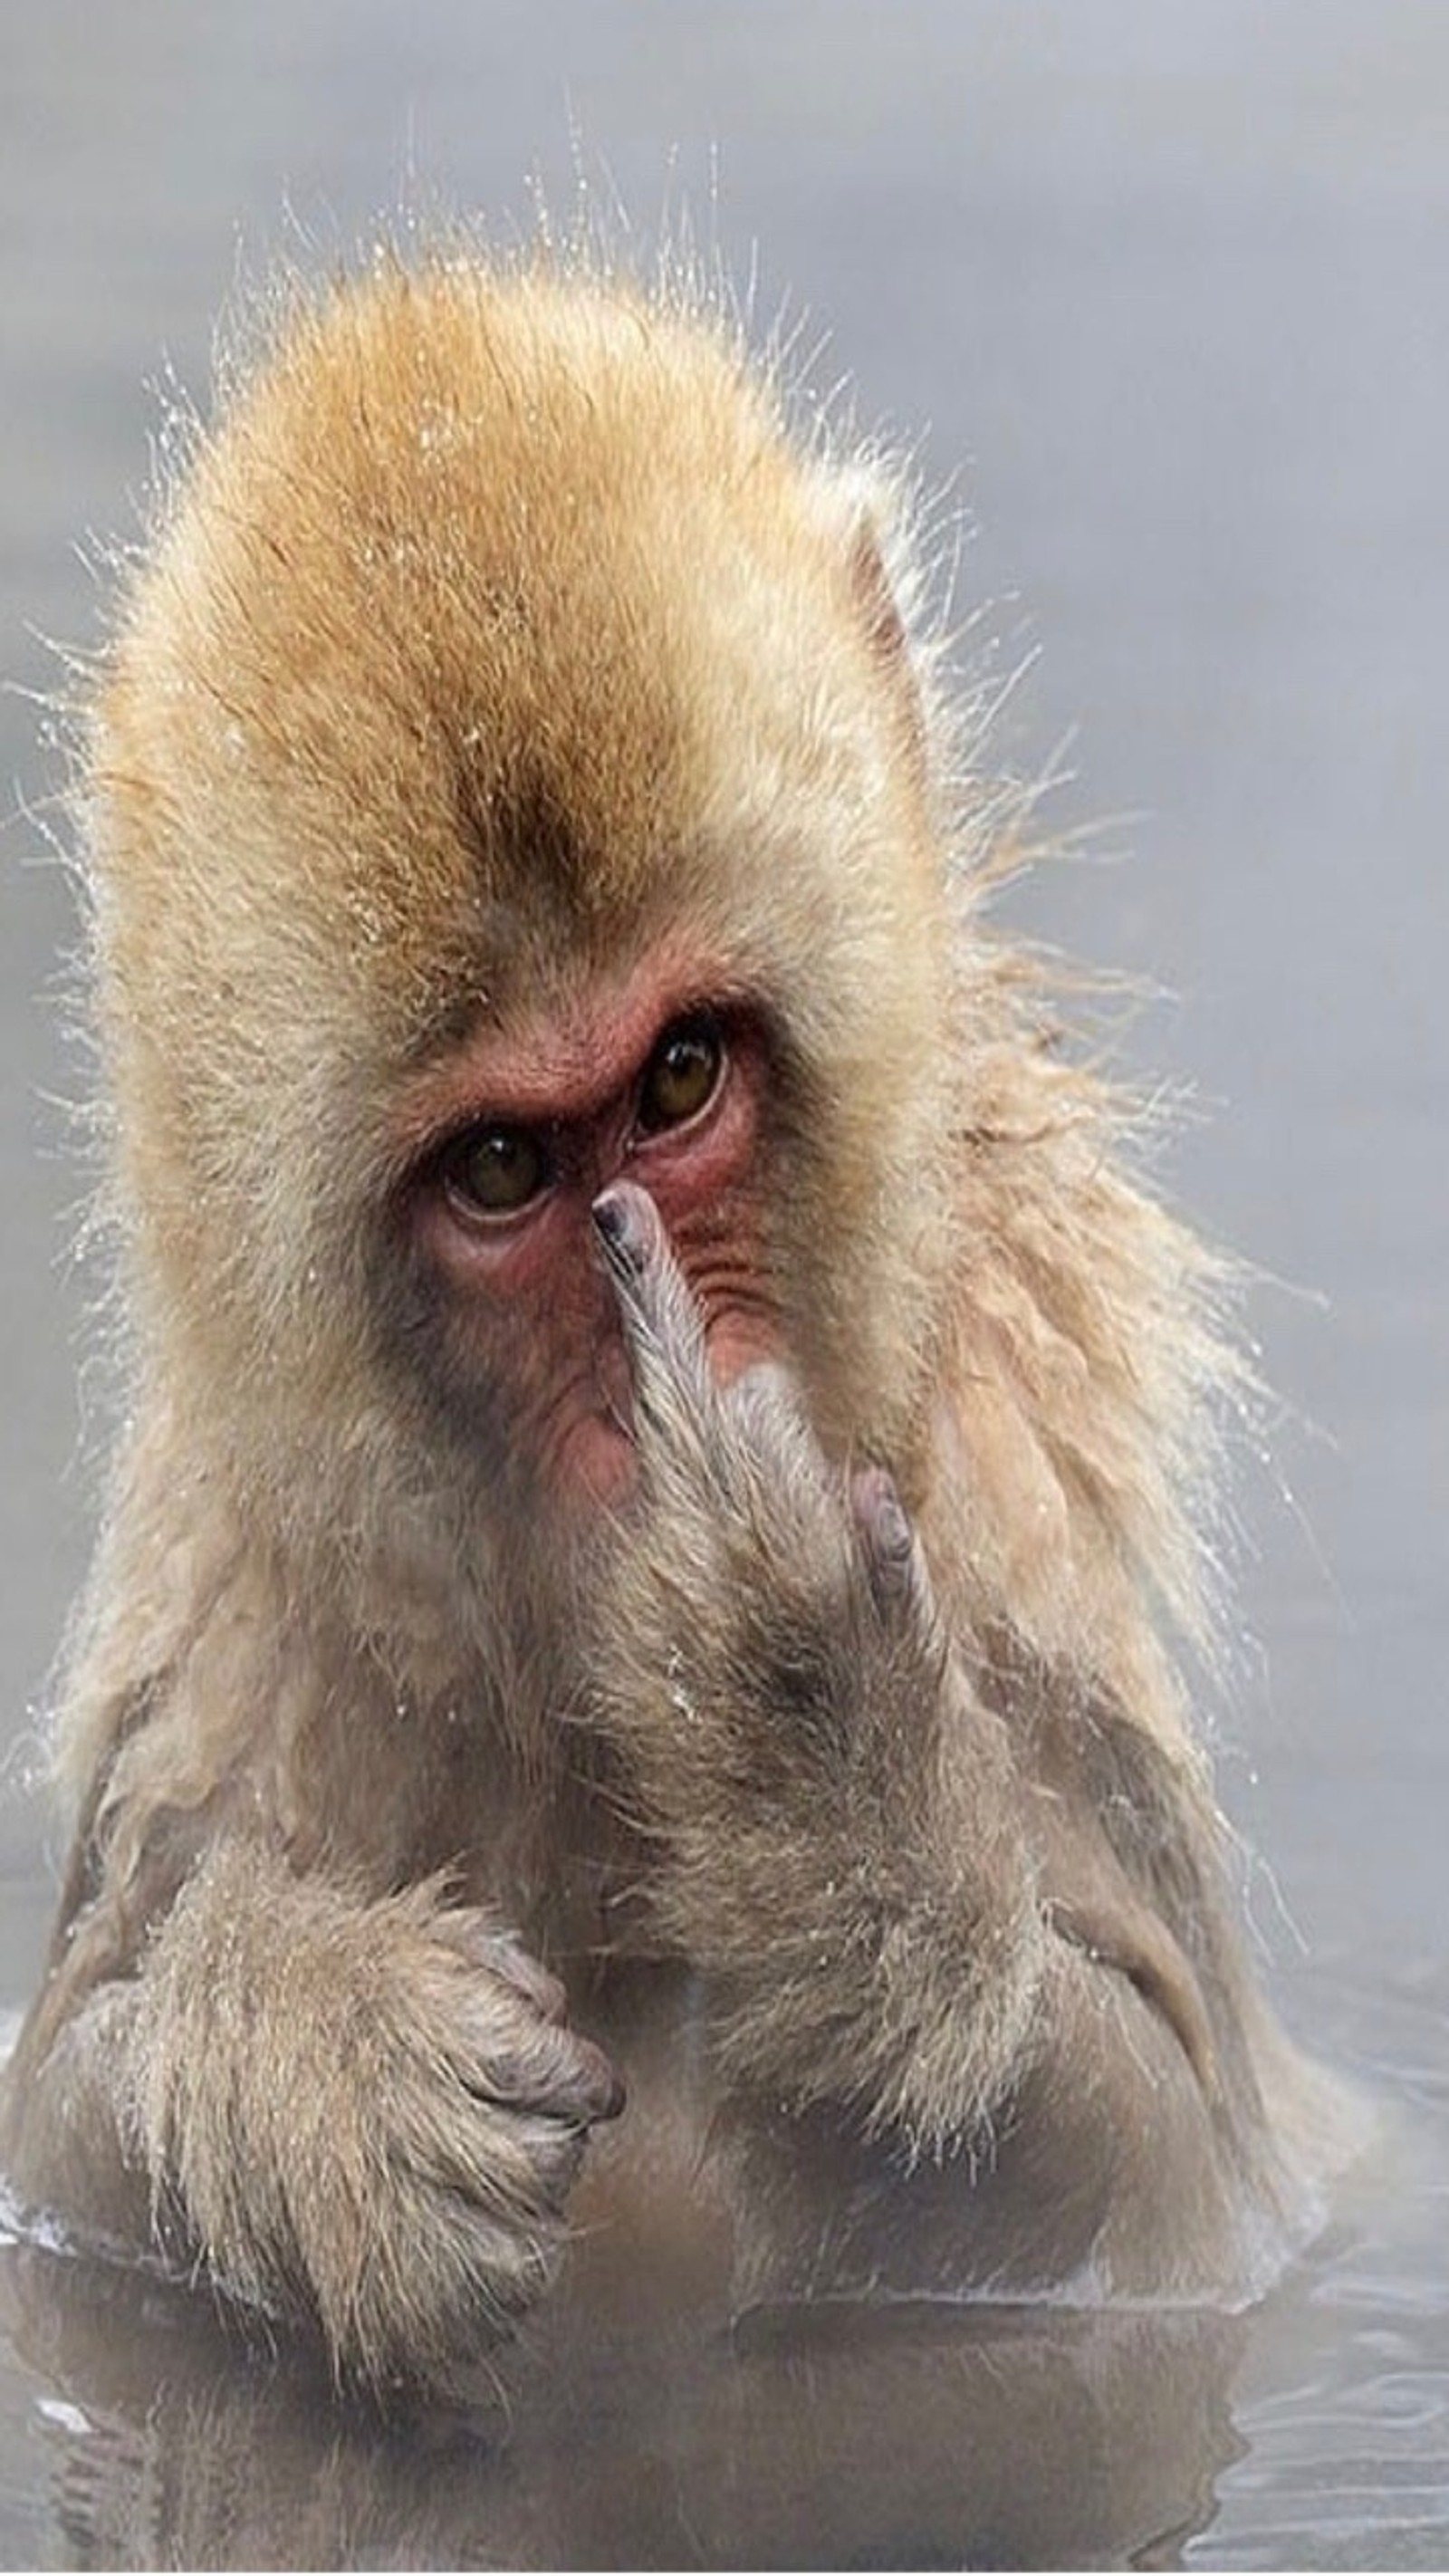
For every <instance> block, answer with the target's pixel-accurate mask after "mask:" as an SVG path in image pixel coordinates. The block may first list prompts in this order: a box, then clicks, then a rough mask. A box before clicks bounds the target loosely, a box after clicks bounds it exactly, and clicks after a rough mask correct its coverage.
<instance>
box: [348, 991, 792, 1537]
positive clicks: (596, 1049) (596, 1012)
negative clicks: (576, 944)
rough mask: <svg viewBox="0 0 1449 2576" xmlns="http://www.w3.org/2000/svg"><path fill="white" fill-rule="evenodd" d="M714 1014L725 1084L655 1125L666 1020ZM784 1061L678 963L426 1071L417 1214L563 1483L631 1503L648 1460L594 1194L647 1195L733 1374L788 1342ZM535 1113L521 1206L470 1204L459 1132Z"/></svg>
mask: <svg viewBox="0 0 1449 2576" xmlns="http://www.w3.org/2000/svg"><path fill="white" fill-rule="evenodd" d="M700 1014H707V1015H708V1016H709V1018H710V1019H711V1020H712V1022H713V1023H714V1026H715V1027H716V1029H717V1031H718V1033H719V1036H720V1039H721V1041H722V1046H723V1061H722V1064H721V1067H720V1071H719V1074H718V1077H717V1079H716V1081H715V1084H714V1088H713V1090H712V1091H711V1093H710V1095H709V1098H708V1099H707V1100H706V1101H705V1102H704V1103H703V1105H702V1107H701V1108H699V1109H698V1110H697V1111H696V1112H695V1113H694V1114H693V1115H692V1116H689V1117H687V1118H684V1119H682V1120H680V1121H679V1122H678V1123H677V1124H673V1125H667V1126H662V1127H653V1128H647V1127H645V1126H643V1125H641V1105H642V1103H641V1093H642V1087H643V1085H644V1082H645V1078H646V1075H647V1073H648V1071H649V1068H650V1065H651V1061H652V1059H653V1058H654V1056H655V1052H656V1049H657V1048H658V1046H659V1044H660V1041H661V1038H662V1037H663V1036H664V1035H665V1033H666V1032H667V1031H668V1030H669V1029H670V1028H671V1027H672V1026H673V1025H674V1024H676V1023H678V1022H679V1021H681V1020H685V1019H694V1018H697V1017H698V1016H699V1015H700ZM769 1079H770V1062H769V1056H768V1052H767V1048H766V1043H765V1037H764V1032H763V1029H762V1027H761V1025H760V1021H759V1018H758V1015H757V1014H753V1013H752V1012H751V1011H750V1010H749V1009H748V1008H747V1007H744V1006H741V1005H740V1004H739V1003H737V1002H735V1001H732V1000H730V999H728V998H725V999H716V998H714V993H713V992H712V989H711V983H710V981H709V979H708V978H707V977H706V978H703V979H702V978H701V976H700V974H699V972H698V971H697V970H696V971H695V972H694V973H693V974H691V975H688V976H686V975H684V974H682V973H681V972H680V970H679V967H678V964H677V962H676V961H670V962H669V964H668V966H666V965H665V964H664V962H663V961H661V960H657V959H656V960H655V961H653V962H652V964H646V965H645V966H643V967H641V968H640V969H639V970H638V971H637V972H636V973H635V974H634V976H633V977H632V978H631V980H630V981H629V983H628V984H627V985H626V986H625V987H623V988H622V989H613V990H607V989H606V990H601V991H598V992H595V993H591V994H587V995H585V996H583V997H581V999H580V1000H579V1001H578V1002H577V1003H576V1004H573V1005H571V1006H570V1007H569V1008H568V1010H567V1011H566V1012H560V1013H559V1014H558V1015H557V1016H554V1017H549V1018H539V1019H537V1020H535V1021H533V1022H532V1023H529V1024H527V1025H525V1026H524V1027H523V1028H521V1029H510V1030H508V1031H507V1032H503V1031H500V1030H497V1029H488V1028H485V1029H482V1030H480V1031H479V1032H478V1033H477V1034H476V1035H475V1036H473V1037H472V1038H471V1039H469V1040H468V1041H467V1042H466V1043H465V1045H464V1046H463V1047H462V1048H461V1049H460V1050H459V1052H458V1053H457V1054H456V1055H455V1056H453V1057H452V1058H450V1060H449V1061H448V1063H447V1064H446V1065H444V1066H442V1067H439V1068H435V1069H432V1070H430V1071H429V1072H428V1073H427V1074H426V1075H424V1076H423V1077H422V1078H421V1079H420V1081H419V1082H418V1083H417V1084H416V1085H415V1086H413V1088H412V1090H411V1092H410V1094H409V1097H408V1100H407V1103H406V1106H405V1110H404V1115H403V1119H402V1121H401V1123H400V1133H399V1141H400V1143H401V1144H402V1145H403V1147H404V1149H405V1150H406V1152H407V1155H408V1160H409V1163H410V1165H411V1168H412V1170H413V1172H414V1173H415V1175H416V1181H415V1185H414V1189H413V1192H412V1197H411V1217H410V1221H411V1224H412V1226H413V1228H414V1232H415V1239H416V1244H417V1248H418V1251H419V1253H420V1254H421V1257H422V1260H423V1262H424V1265H425V1267H426V1269H427V1271H428V1273H429V1275H430V1276H431V1277H432V1278H433V1279H434V1281H435V1282H436V1283H437V1285H438V1286H439V1288H440V1289H441V1291H442V1293H443V1296H444V1299H445V1301H446V1315H447V1335H448V1342H449V1349H450V1355H451V1356H452V1358H453V1360H454V1362H455V1363H457V1362H461V1363H462V1364H463V1365H464V1366H466V1367H467V1368H468V1369H469V1370H470V1371H472V1372H476V1373H477V1376H478V1378H479V1379H480V1381H482V1382H484V1383H488V1384H491V1385H493V1386H495V1387H500V1386H501V1387H502V1388H504V1389H505V1390H506V1393H507V1398H508V1405H509V1412H510V1415H511V1416H512V1417H513V1418H514V1419H515V1420H516V1422H517V1425H518V1432H519V1436H521V1438H522V1439H523V1440H524V1442H525V1443H526V1448H527V1454H528V1455H529V1456H530V1457H531V1458H532V1459H533V1460H534V1461H535V1462H536V1463H537V1465H538V1467H539V1469H540V1471H541V1473H542V1474H543V1476H544V1478H545V1480H546V1481H547V1482H548V1483H549V1484H551V1485H552V1486H554V1487H555V1488H556V1489H557V1490H559V1491H560V1492H561V1493H562V1495H564V1496H565V1497H569V1496H572V1497H575V1498H578V1499H581V1500H584V1501H586V1502H587V1503H589V1504H592V1505H597V1504H600V1503H603V1504H617V1503H619V1502H621V1501H622V1500H624V1499H625V1498H626V1497H627V1494H628V1492H629V1490H630V1488H631V1486H632V1483H633V1479H634V1473H635V1453H634V1448H633V1442H632V1438H631V1435H630V1429H629V1415H630V1398H629V1377H628V1368H627V1364H626V1361H625V1354H624V1345H623V1339H622V1334H621V1329H620V1325H619V1320H618V1310H617V1305H616V1302H615V1298H614V1293H613V1290H612V1289H611V1287H610V1286H609V1284H608V1281H607V1279H606V1277H605V1275H604V1272H603V1269H602V1267H601V1264H600V1259H599V1254H598V1250H597V1244H596V1237H595V1229H594V1225H593V1221H592V1213H591V1212H592V1209H593V1206H594V1202H595V1200H596V1199H597V1198H598V1196H599V1194H600V1192H601V1191H602V1190H605V1189H607V1188H608V1186H609V1184H610V1183H611V1182H613V1181H617V1180H621V1179H628V1180H630V1181H632V1182H634V1183H635V1184H637V1186H638V1187H639V1188H641V1189H643V1190H647V1192H648V1193H649V1196H650V1197H651V1199H652V1200H653V1202H654V1205H655V1207H656V1208H657V1209H658V1212H659V1215H660V1218H661V1220H662V1222H663V1224H664V1227H665V1230H666V1232H667V1234H668V1236H669V1239H670V1242H671V1244H672V1246H673V1250H674V1254H675V1257H676V1259H677V1260H678V1262H679V1264H680V1267H681V1269H682V1270H683V1272H684V1275H685V1277H686V1279H687V1280H688V1282H689V1284H690V1287H691V1288H692V1290H693V1292H694V1295H695V1297H696V1299H697V1300H698V1302H699V1306H700V1310H701V1312H702V1315H703V1317H704V1323H705V1331H706V1336H707V1340H708V1346H709V1352H710V1358H711V1362H712V1365H713V1367H714V1369H715V1371H716V1373H717V1374H718V1376H719V1379H720V1382H721V1384H724V1385H728V1384H729V1382H730V1381H731V1380H732V1379H733V1378H734V1377H736V1376H738V1375H739V1373H740V1371H741V1370H743V1369H745V1368H747V1367H749V1366H750V1365H751V1364H752V1363H753V1362H755V1361H757V1360H762V1359H767V1358H772V1357H776V1356H778V1354H779V1349H780V1334H779V1321H778V1315H777V1312H776V1308H775V1304H774V1300H773V1296H772V1293H771V1287H770V1280H769V1274H768V1268H767V1265H766V1262H765V1259H764V1250H763V1246H764V1229H763V1202H764V1175H763V1169H762V1165H763V1161H764V1146H765V1137H764V1125H765V1111H766V1106H767V1094H768V1088H769ZM489 1128H508V1129H511V1130H515V1131H519V1130H522V1131H525V1132H526V1133H527V1134H529V1135H530V1136H531V1137H534V1138H537V1139H538V1140H539V1141H540V1143H541V1144H542V1147H543V1150H544V1153H545V1155H546V1159H547V1169H548V1178H547V1181H546V1184H545V1186H544V1187H543V1188H542V1189H540V1190H539V1191H538V1193H537V1195H535V1196H534V1197H532V1198H530V1199H528V1200H527V1202H526V1203H525V1204H524V1205H523V1206H522V1207H521V1208H519V1209H517V1210H516V1211H514V1212H512V1213H511V1214H508V1215H489V1214H484V1213H483V1212H481V1211H480V1210H478V1209H476V1208H474V1207H472V1206H471V1205H470V1204H469V1203H468V1200H467V1197H466V1194H465V1192H464V1191H462V1190H461V1189H460V1188H459V1186H458V1184H457V1179H456V1159H455V1149H456V1147H457V1145H458V1144H459V1143H460V1142H461V1140H462V1138H463V1137H465V1136H466V1135H467V1134H468V1133H469V1132H470V1131H472V1130H484V1129H489Z"/></svg>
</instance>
